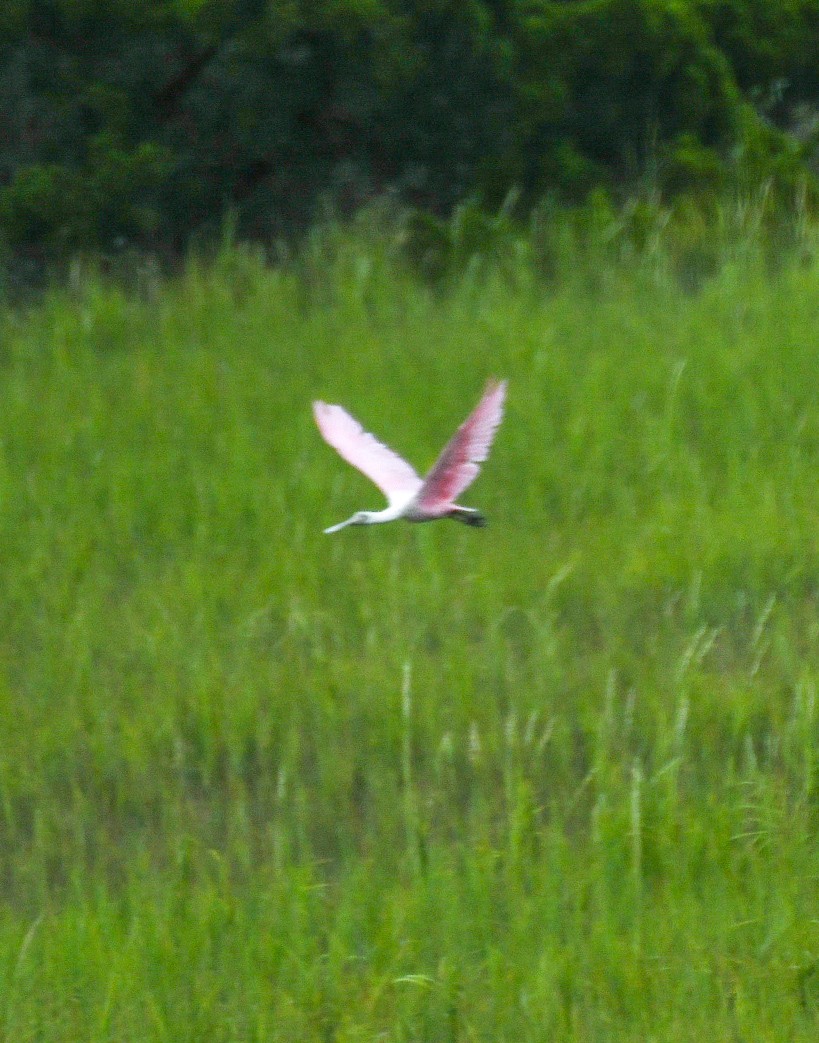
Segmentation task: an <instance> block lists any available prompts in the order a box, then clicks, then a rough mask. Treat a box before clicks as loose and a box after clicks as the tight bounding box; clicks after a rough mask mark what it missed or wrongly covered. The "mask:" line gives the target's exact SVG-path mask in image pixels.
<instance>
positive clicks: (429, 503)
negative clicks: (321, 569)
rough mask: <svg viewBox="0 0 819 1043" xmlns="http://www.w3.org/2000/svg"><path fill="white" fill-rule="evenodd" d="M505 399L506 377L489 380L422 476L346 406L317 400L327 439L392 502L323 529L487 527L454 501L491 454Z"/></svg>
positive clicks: (476, 513)
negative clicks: (406, 524)
mask: <svg viewBox="0 0 819 1043" xmlns="http://www.w3.org/2000/svg"><path fill="white" fill-rule="evenodd" d="M505 397H506V381H505V380H490V381H489V382H488V384H487V385H486V389H485V391H484V393H483V396H482V398H481V400H480V402H479V403H478V404H477V406H475V408H474V410H473V411H472V413H471V414H470V415H469V416H468V417H467V418H466V420H465V421H464V422H463V423H462V424H461V426H460V427H459V428H458V430H457V431H456V432H455V434H454V435H453V436H452V438H451V439H450V440H449V442H448V443H447V445H446V446H445V447H444V450H443V452H442V453H441V455H440V456H439V457H438V459H437V461H436V462H435V464H434V466H433V468H432V470H431V471H430V472H429V474H428V475H427V476H426V478H419V476H418V475H417V474H416V473H415V469H414V468H413V467H411V466H410V464H408V463H407V461H406V460H404V459H402V457H400V456H399V455H398V454H397V453H394V452H393V451H392V449H390V448H389V447H388V446H386V445H384V444H383V442H379V441H378V439H377V438H375V436H374V435H371V434H369V432H367V431H365V430H364V428H363V427H362V426H361V424H359V422H358V421H357V420H356V419H355V418H354V417H351V416H350V414H349V413H348V412H347V411H346V410H344V409H342V408H341V406H331V405H328V404H327V403H326V402H314V403H313V416H314V417H315V418H316V424H318V429H319V431H320V432H321V435H322V437H323V438H324V441H325V442H327V443H328V445H331V446H332V447H333V449H335V450H336V452H337V453H338V454H339V456H341V457H342V458H343V459H344V460H346V461H347V463H348V464H352V465H353V467H357V468H358V470H359V471H361V473H362V474H365V475H366V476H367V477H368V478H369V479H370V481H371V482H374V483H375V484H376V485H377V486H378V488H379V489H380V490H381V491H382V492H383V493H384V495H385V496H386V497H387V500H388V503H389V506H387V507H385V508H384V510H383V511H358V512H356V513H355V514H354V515H353V516H352V518H348V519H347V521H343V522H339V524H338V525H331V526H330V528H329V529H325V530H324V531H325V532H338V530H339V529H343V528H345V527H346V526H347V525H377V524H378V523H379V522H389V521H395V520H396V519H397V518H406V519H407V521H415V522H422V521H434V520H435V519H436V518H455V519H456V520H457V521H460V522H463V523H464V524H465V525H486V518H484V516H483V515H482V514H481V513H480V512H479V511H476V510H475V509H474V508H473V507H462V506H461V505H460V504H458V503H456V502H455V500H456V499H457V497H458V496H460V494H461V493H462V492H463V491H464V489H466V488H467V486H469V485H471V484H472V482H474V480H475V479H476V478H477V476H478V472H479V471H480V464H482V463H483V462H484V460H485V459H486V458H487V456H488V455H489V448H490V446H491V445H492V439H493V438H494V437H495V431H496V430H497V427H498V424H499V423H500V422H501V417H502V416H503V402H504V399H505Z"/></svg>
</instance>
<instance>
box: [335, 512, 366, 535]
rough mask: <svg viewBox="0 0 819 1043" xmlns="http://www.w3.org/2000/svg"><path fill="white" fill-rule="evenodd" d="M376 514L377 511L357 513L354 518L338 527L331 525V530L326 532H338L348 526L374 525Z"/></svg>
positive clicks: (340, 523)
mask: <svg viewBox="0 0 819 1043" xmlns="http://www.w3.org/2000/svg"><path fill="white" fill-rule="evenodd" d="M375 514H376V512H375V511H356V513H355V514H354V515H353V516H352V518H348V519H347V521H343V522H339V523H338V525H331V526H330V528H329V529H325V530H324V531H325V532H338V530H339V529H346V528H347V526H348V525H372V523H373V519H374V518H375Z"/></svg>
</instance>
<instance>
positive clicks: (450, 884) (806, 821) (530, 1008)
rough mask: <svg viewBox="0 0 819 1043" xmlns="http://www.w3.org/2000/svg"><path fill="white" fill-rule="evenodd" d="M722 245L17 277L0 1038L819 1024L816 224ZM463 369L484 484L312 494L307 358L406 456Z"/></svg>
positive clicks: (430, 1036)
mask: <svg viewBox="0 0 819 1043" xmlns="http://www.w3.org/2000/svg"><path fill="white" fill-rule="evenodd" d="M816 242H817V237H814V239H813V246H814V247H815V246H816ZM746 245H747V244H746ZM746 245H743V244H742V243H740V244H738V245H736V246H735V248H732V250H730V251H727V252H726V254H725V256H724V257H722V258H721V263H720V264H719V266H718V268H717V269H716V270H715V271H713V272H712V273H711V274H710V276H709V277H708V278H705V279H704V280H702V282H701V283H700V284H698V285H697V286H696V287H693V288H692V287H691V286H690V285H686V283H685V280H680V279H679V278H677V277H676V276H675V274H674V272H672V271H670V270H669V269H668V267H667V266H665V265H664V264H663V263H661V261H662V259H661V258H660V259H658V258H656V257H655V258H653V259H651V261H650V263H648V262H646V263H633V264H627V263H620V262H618V261H617V260H611V259H608V260H607V259H606V257H605V256H604V253H603V254H601V255H599V256H591V257H589V256H584V257H578V258H576V259H575V261H574V262H572V263H568V264H566V265H565V266H564V267H563V268H562V269H561V270H560V271H559V272H557V273H556V274H554V273H553V275H552V277H551V278H549V279H544V278H542V277H541V276H539V275H538V274H537V273H536V272H535V271H534V270H533V268H532V266H531V265H530V263H529V261H528V260H527V258H526V257H525V256H521V258H519V259H518V261H517V262H516V265H517V267H513V268H511V269H510V267H509V265H506V266H504V265H501V264H498V265H497V266H493V265H487V266H483V267H480V266H477V267H476V266H471V267H470V266H467V268H466V269H465V271H464V272H463V273H462V274H461V275H460V276H458V277H457V278H453V279H452V280H450V281H449V282H447V283H445V284H442V285H437V286H432V285H429V284H428V283H426V282H424V281H423V279H422V278H421V277H420V276H418V275H416V274H413V272H412V271H410V270H408V269H407V268H405V267H404V266H402V265H401V264H400V263H398V262H397V261H396V260H395V257H394V256H393V255H392V254H391V253H390V250H389V249H388V248H387V247H385V246H384V245H383V244H380V243H379V242H378V241H376V240H372V239H370V238H368V237H367V236H366V235H356V234H354V233H351V234H349V235H346V234H344V233H340V232H339V233H338V234H336V235H335V236H329V237H328V238H327V240H326V241H322V242H319V241H318V240H317V242H316V244H314V246H313V248H312V252H311V251H310V250H308V251H307V252H306V253H305V254H304V255H303V256H302V257H301V258H299V259H298V260H297V261H294V262H292V263H281V264H278V265H269V264H267V263H265V262H264V260H263V258H262V257H261V256H260V255H259V254H257V253H256V252H254V251H253V250H251V249H247V248H240V247H232V246H226V247H225V248H224V249H223V250H222V251H221V252H220V253H219V255H218V256H217V257H215V258H211V259H210V260H209V261H207V262H206V261H204V260H201V259H199V260H197V258H196V257H192V258H191V260H190V262H189V263H188V264H187V265H186V267H185V268H184V270H182V271H180V272H179V273H178V274H177V275H176V276H174V277H165V276H160V275H158V274H157V273H156V272H154V271H152V270H151V269H150V267H149V266H146V268H145V270H144V271H143V272H142V274H141V275H140V277H139V278H138V279H135V280H132V281H131V283H130V284H127V285H126V284H125V283H123V281H121V280H120V281H118V280H113V279H110V278H103V277H102V276H100V275H99V274H98V273H95V271H94V270H93V269H84V268H83V267H82V265H79V264H78V265H77V266H76V268H75V270H74V271H73V273H72V274H71V277H70V278H69V279H68V280H67V281H66V282H64V283H63V284H62V285H61V286H55V287H54V288H53V289H50V290H48V291H47V292H45V293H44V294H42V295H41V296H40V297H39V298H38V299H36V300H34V301H31V302H29V303H27V304H20V303H18V304H17V305H15V306H12V305H10V304H6V305H4V306H3V307H2V309H0V311H1V312H2V314H0V548H2V552H1V553H0V721H1V722H2V726H1V728H0V1039H2V1040H4V1041H7V1043H28V1041H34V1040H42V1041H69V1040H71V1041H73V1040H83V1041H89V1043H90V1041H95V1043H97V1041H103V1040H111V1041H114V1040H116V1041H117V1043H143V1041H168V1043H184V1041H191V1043H193V1041H205V1040H206V1041H208V1043H220V1041H224V1043H240V1041H241V1043H244V1041H259V1043H261V1041H302V1043H309V1041H313V1040H316V1041H319V1040H320V1041H329V1040H333V1041H339V1043H341V1041H344V1043H347V1041H353V1040H356V1041H358V1040H385V1041H386V1040H390V1041H396V1043H397V1041H402V1043H404V1041H405V1043H409V1041H413V1043H417V1041H429V1043H442V1041H446V1040H452V1041H455V1040H457V1041H479V1040H480V1041H487V1043H488V1041H492V1043H497V1041H509V1043H526V1041H533V1043H534V1041H547V1040H548V1041H560V1040H566V1041H601V1043H602V1041H625V1040H629V1041H638V1040H640V1041H644V1040H654V1041H658V1043H659V1041H662V1043H677V1041H691V1043H694V1041H697V1043H701V1041H703V1040H708V1041H709V1043H717V1041H731V1043H736V1041H740V1040H749V1041H750V1040H754V1041H781V1040H789V1041H791V1043H799V1041H805V1043H807V1041H810V1043H813V1041H814V1040H815V1039H816V1038H818V1037H817V1032H818V1030H819V839H818V838H817V831H818V830H819V756H818V755H817V745H818V743H819V707H817V683H819V400H818V399H819V340H817V330H819V250H816V249H812V250H808V249H806V250H804V251H802V252H801V253H800V255H799V257H798V258H794V259H792V260H789V261H787V262H786V263H782V264H778V265H771V264H770V263H769V260H766V257H765V256H764V252H763V251H760V250H757V249H756V248H755V247H754V245H753V244H751V245H750V246H747V248H746ZM575 262H576V263H575ZM492 375H494V376H499V377H506V378H508V380H509V397H508V406H507V414H506V418H505V420H504V423H503V425H502V426H501V428H500V430H499V433H498V437H497V440H496V444H495V448H494V450H493V453H492V456H491V457H490V459H489V461H488V463H487V464H486V465H485V467H484V469H483V472H482V474H481V476H480V478H479V479H478V481H477V482H476V483H475V485H474V486H473V487H472V488H471V489H470V490H469V492H468V493H467V494H466V495H465V496H464V497H463V502H465V503H467V504H469V505H473V506H476V507H479V508H480V509H481V510H482V511H483V512H485V513H486V514H487V515H488V517H489V526H488V527H487V528H486V529H483V530H477V529H469V528H466V527H464V526H461V525H457V524H453V523H445V522H441V523H436V524H434V525H409V524H405V523H396V524H393V525H385V526H378V527H373V528H354V529H348V530H345V531H343V532H341V533H338V534H336V535H334V536H325V535H324V534H323V533H322V529H323V528H324V527H325V526H327V525H330V524H332V523H333V522H336V521H340V520H341V519H343V518H345V517H347V516H349V515H350V514H351V513H352V512H353V511H354V510H357V509H360V508H380V507H381V506H382V501H381V497H380V494H379V493H378V491H377V490H376V489H374V488H373V487H372V486H371V485H370V484H369V482H368V481H367V480H366V479H365V478H363V477H362V476H361V475H359V474H358V473H357V472H355V471H354V470H353V469H352V468H350V467H348V466H347V465H345V464H344V463H343V462H342V461H341V460H340V459H338V458H337V457H336V455H335V454H334V453H333V452H332V450H330V449H329V448H328V447H327V446H326V445H325V444H324V443H323V442H322V441H321V439H320V437H319V435H318V432H317V431H316V429H315V426H314V423H313V419H312V416H311V411H310V402H311V400H312V399H313V398H318V397H320V398H323V399H325V400H327V401H330V402H340V403H342V404H343V405H345V406H346V407H347V408H348V409H349V410H350V411H351V412H353V413H354V414H355V415H356V416H357V417H358V418H359V419H360V420H361V421H362V422H363V423H364V424H365V426H366V427H368V428H369V429H370V430H372V431H374V432H375V433H376V434H377V435H378V436H379V437H381V438H383V439H384V440H385V441H386V442H388V443H389V444H390V445H392V446H393V447H394V448H395V449H396V450H398V451H399V452H401V453H402V454H404V455H406V457H407V458H408V459H409V460H411V461H412V462H413V464H415V466H416V467H418V469H419V470H422V471H423V469H425V468H426V467H428V466H429V465H430V464H431V463H432V462H433V460H434V458H435V456H436V454H437V452H438V450H439V449H440V447H441V446H442V445H443V443H444V441H445V439H446V438H447V437H448V436H449V435H450V434H451V432H452V430H453V429H454V427H455V426H456V424H457V423H459V422H460V421H461V420H462V419H463V417H464V416H466V414H467V412H468V411H469V409H470V408H471V407H472V405H473V404H474V402H475V401H476V400H477V397H478V394H479V392H480V390H481V388H482V387H483V384H484V382H485V380H486V378H487V377H489V376H492Z"/></svg>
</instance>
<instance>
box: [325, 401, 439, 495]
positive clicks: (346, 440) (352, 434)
mask: <svg viewBox="0 0 819 1043" xmlns="http://www.w3.org/2000/svg"><path fill="white" fill-rule="evenodd" d="M313 416H314V417H315V418H316V423H317V424H318V429H319V431H321V434H322V437H323V438H324V441H325V442H327V444H328V445H331V446H332V447H333V449H335V450H336V452H337V453H338V454H339V456H340V457H342V458H343V459H344V460H346V461H347V463H348V464H352V465H353V467H357V468H358V469H359V471H361V473H362V474H366V476H367V477H368V478H369V479H370V481H371V482H374V483H375V484H376V485H377V486H378V488H379V489H380V490H381V491H382V492H383V493H384V495H385V496H386V497H387V499H388V500H389V501H390V503H392V502H393V501H394V500H396V499H403V498H406V497H407V496H414V495H415V493H417V492H418V490H419V489H420V488H421V486H422V484H423V483H422V481H421V479H420V478H419V477H418V475H417V474H416V473H415V471H414V470H413V468H412V467H411V466H410V465H409V464H408V463H407V461H406V460H403V459H402V458H401V457H400V456H399V455H398V453H394V452H393V451H392V449H390V448H389V447H388V446H386V445H384V444H383V442H379V441H378V439H377V438H375V437H374V436H373V435H371V434H369V433H368V432H367V431H365V430H364V428H363V427H362V426H361V424H359V422H358V421H357V420H356V419H355V418H354V417H351V416H350V414H349V413H348V412H347V411H346V410H344V409H342V408H341V406H330V405H328V404H327V403H326V402H314V403H313Z"/></svg>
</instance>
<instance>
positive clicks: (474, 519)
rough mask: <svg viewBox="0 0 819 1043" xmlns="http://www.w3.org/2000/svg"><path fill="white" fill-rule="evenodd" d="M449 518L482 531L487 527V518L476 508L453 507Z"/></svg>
mask: <svg viewBox="0 0 819 1043" xmlns="http://www.w3.org/2000/svg"><path fill="white" fill-rule="evenodd" d="M447 517H448V518H454V519H455V520H456V521H459V522H463V523H464V525H474V526H475V528H478V529H482V528H483V526H484V525H486V518H485V516H484V515H483V514H481V512H480V511H476V510H475V508H474V507H453V508H452V510H451V511H450V512H449V514H448V515H447Z"/></svg>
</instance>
